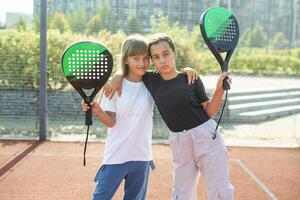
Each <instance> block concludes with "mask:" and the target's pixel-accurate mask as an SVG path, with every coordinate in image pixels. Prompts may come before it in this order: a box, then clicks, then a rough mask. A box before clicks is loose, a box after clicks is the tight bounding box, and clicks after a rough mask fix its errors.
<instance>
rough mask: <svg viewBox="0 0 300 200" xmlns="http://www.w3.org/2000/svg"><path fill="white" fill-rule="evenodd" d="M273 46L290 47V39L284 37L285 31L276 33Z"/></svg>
mask: <svg viewBox="0 0 300 200" xmlns="http://www.w3.org/2000/svg"><path fill="white" fill-rule="evenodd" d="M272 46H273V48H275V49H284V48H287V47H288V41H287V39H286V38H285V37H284V33H283V32H278V33H276V35H275V36H274V37H273V40H272Z"/></svg>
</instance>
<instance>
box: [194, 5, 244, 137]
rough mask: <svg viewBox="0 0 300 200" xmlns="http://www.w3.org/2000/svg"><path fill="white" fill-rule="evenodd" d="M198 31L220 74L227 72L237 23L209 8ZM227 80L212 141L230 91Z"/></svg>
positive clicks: (224, 83) (219, 8) (225, 14)
mask: <svg viewBox="0 0 300 200" xmlns="http://www.w3.org/2000/svg"><path fill="white" fill-rule="evenodd" d="M200 31H201V34H202V37H203V40H204V42H205V43H206V45H207V47H208V48H209V49H210V50H211V52H212V53H213V55H214V56H215V58H216V59H217V61H218V63H219V64H220V66H221V70H222V72H227V71H228V63H229V60H230V58H231V56H232V54H233V52H234V50H235V48H236V46H237V43H238V40H239V24H238V21H237V20H236V18H235V17H234V16H233V14H232V13H230V12H229V11H228V10H226V9H224V8H221V7H213V8H209V9H207V10H206V11H205V12H204V13H203V14H202V15H201V17H200ZM221 53H226V57H225V59H223V57H222V55H221ZM227 79H228V77H226V78H225V79H224V80H223V88H224V90H226V96H225V102H224V105H223V108H222V112H221V115H220V118H219V121H218V124H217V127H216V130H215V132H214V134H213V139H215V138H216V132H217V129H218V126H219V123H220V121H221V118H222V115H223V111H224V107H225V104H226V100H227V90H229V89H230V85H229V84H228V83H227Z"/></svg>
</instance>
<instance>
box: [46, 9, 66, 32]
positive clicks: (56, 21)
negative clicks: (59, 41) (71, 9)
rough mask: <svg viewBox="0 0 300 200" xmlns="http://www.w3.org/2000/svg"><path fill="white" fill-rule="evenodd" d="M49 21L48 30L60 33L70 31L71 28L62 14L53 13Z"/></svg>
mask: <svg viewBox="0 0 300 200" xmlns="http://www.w3.org/2000/svg"><path fill="white" fill-rule="evenodd" d="M49 21H50V22H49V28H50V29H58V30H59V32H60V33H63V32H66V31H71V26H70V24H69V22H68V20H67V18H66V16H65V15H64V14H63V13H54V14H53V15H52V16H50V20H49Z"/></svg>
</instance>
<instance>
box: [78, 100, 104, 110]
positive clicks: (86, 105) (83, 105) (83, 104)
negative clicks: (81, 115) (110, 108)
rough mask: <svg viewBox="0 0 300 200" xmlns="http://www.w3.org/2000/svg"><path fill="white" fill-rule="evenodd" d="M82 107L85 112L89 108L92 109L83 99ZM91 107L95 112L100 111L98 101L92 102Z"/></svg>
mask: <svg viewBox="0 0 300 200" xmlns="http://www.w3.org/2000/svg"><path fill="white" fill-rule="evenodd" d="M81 107H82V110H83V111H84V112H86V111H87V110H88V109H90V107H89V106H88V104H87V103H85V102H84V100H83V99H82V100H81ZM91 109H92V111H93V113H97V112H99V111H100V106H99V104H98V103H97V102H95V101H93V102H91Z"/></svg>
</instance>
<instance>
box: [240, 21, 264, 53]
mask: <svg viewBox="0 0 300 200" xmlns="http://www.w3.org/2000/svg"><path fill="white" fill-rule="evenodd" d="M266 42H267V34H266V33H265V31H264V30H263V27H262V26H261V25H260V24H259V23H258V22H257V23H256V25H255V27H254V28H253V29H247V30H246V31H245V32H244V33H243V35H242V36H241V45H242V46H247V47H260V48H262V47H265V45H266Z"/></svg>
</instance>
